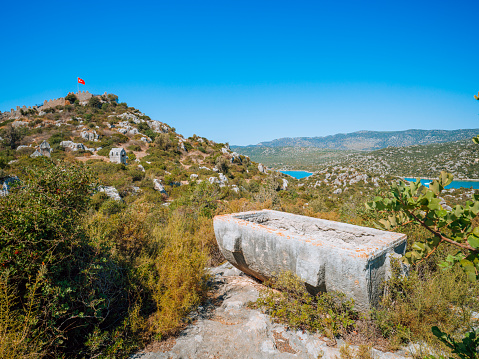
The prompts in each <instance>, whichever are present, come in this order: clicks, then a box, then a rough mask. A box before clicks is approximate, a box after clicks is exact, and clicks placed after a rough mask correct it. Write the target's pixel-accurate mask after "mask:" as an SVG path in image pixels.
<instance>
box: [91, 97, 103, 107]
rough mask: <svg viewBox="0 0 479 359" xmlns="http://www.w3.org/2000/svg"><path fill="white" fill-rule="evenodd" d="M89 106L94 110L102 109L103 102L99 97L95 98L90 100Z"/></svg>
mask: <svg viewBox="0 0 479 359" xmlns="http://www.w3.org/2000/svg"><path fill="white" fill-rule="evenodd" d="M88 106H90V107H92V108H101V101H100V99H99V98H98V97H96V96H93V97H92V98H90V99H89V100H88Z"/></svg>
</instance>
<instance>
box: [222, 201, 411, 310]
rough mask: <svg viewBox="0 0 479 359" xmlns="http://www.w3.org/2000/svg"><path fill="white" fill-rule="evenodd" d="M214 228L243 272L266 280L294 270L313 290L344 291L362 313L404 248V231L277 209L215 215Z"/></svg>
mask: <svg viewBox="0 0 479 359" xmlns="http://www.w3.org/2000/svg"><path fill="white" fill-rule="evenodd" d="M214 229H215V235H216V240H217V242H218V245H219V247H220V249H221V252H222V253H223V255H224V256H225V258H226V259H227V260H228V261H229V262H230V263H231V264H233V265H234V266H235V267H237V268H238V269H240V270H242V271H243V272H244V273H246V274H248V275H251V276H253V277H255V278H258V279H260V280H265V279H267V278H270V277H271V276H273V275H275V274H278V273H280V272H282V271H291V272H293V273H295V274H297V275H298V276H299V277H300V278H301V279H302V280H303V281H304V282H305V283H306V287H307V289H308V291H310V292H311V293H312V294H316V293H319V292H321V291H322V292H328V291H340V292H343V293H345V294H346V295H347V296H348V297H350V298H353V299H354V302H355V307H356V309H358V310H360V311H367V310H370V309H371V308H372V307H373V306H375V305H376V304H377V303H378V302H379V300H380V297H381V285H382V283H383V281H384V280H386V279H387V278H388V276H389V275H390V271H391V269H390V262H391V258H392V257H400V256H402V255H404V252H405V250H406V235H405V234H401V233H393V232H386V231H381V230H377V229H374V228H368V227H360V226H355V225H351V224H346V223H340V222H334V221H328V220H324V219H318V218H312V217H306V216H300V215H295V214H291V213H285V212H279V211H273V210H262V211H251V212H242V213H233V214H227V215H221V216H216V217H215V218H214Z"/></svg>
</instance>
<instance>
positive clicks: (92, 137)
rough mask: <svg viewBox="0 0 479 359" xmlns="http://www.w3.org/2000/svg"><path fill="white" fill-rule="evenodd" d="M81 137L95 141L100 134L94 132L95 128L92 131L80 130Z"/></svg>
mask: <svg viewBox="0 0 479 359" xmlns="http://www.w3.org/2000/svg"><path fill="white" fill-rule="evenodd" d="M80 136H81V138H83V139H84V140H85V141H94V142H97V141H98V139H99V138H100V136H98V134H97V133H96V131H95V130H93V131H86V130H85V131H82V132H81V133H80Z"/></svg>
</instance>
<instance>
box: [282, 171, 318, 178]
mask: <svg viewBox="0 0 479 359" xmlns="http://www.w3.org/2000/svg"><path fill="white" fill-rule="evenodd" d="M279 172H281V173H284V174H285V175H289V176H291V177H294V178H296V179H301V178H305V177H309V176H311V175H312V174H313V173H312V172H306V171H279Z"/></svg>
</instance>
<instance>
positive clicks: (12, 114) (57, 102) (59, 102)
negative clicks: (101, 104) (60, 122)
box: [0, 91, 108, 119]
mask: <svg viewBox="0 0 479 359" xmlns="http://www.w3.org/2000/svg"><path fill="white" fill-rule="evenodd" d="M70 93H73V94H74V95H75V96H76V97H77V98H78V100H79V101H80V104H82V105H86V104H87V103H88V101H89V100H90V99H91V98H92V97H93V96H96V97H101V95H93V94H91V93H90V92H88V91H78V92H69V93H68V94H70ZM107 95H108V93H107V92H105V93H104V94H103V96H107ZM65 105H66V100H65V97H59V98H56V99H53V100H48V101H47V100H45V101H43V104H41V105H35V106H28V107H27V106H22V107H20V106H17V107H16V109H13V108H12V109H11V110H10V111H9V112H3V113H2V112H0V118H2V119H3V118H5V119H9V118H17V119H18V118H21V117H22V116H23V114H22V111H23V112H24V113H25V112H26V111H28V110H35V111H38V112H40V111H44V110H46V109H48V108H54V107H57V106H65Z"/></svg>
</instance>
